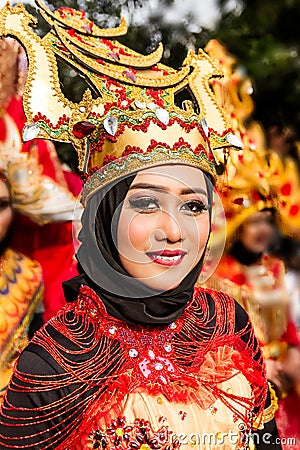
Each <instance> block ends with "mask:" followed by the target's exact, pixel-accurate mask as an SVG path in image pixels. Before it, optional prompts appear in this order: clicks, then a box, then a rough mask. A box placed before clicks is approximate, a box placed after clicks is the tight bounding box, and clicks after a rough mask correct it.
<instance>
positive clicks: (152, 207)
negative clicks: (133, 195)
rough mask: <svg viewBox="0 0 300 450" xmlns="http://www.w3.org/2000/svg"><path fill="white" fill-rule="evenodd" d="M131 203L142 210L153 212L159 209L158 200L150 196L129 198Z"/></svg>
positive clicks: (133, 206)
mask: <svg viewBox="0 0 300 450" xmlns="http://www.w3.org/2000/svg"><path fill="white" fill-rule="evenodd" d="M129 204H130V206H131V207H132V208H134V209H136V210H138V211H142V212H151V211H156V210H158V209H159V204H158V201H157V200H156V199H154V198H150V197H143V198H138V199H129Z"/></svg>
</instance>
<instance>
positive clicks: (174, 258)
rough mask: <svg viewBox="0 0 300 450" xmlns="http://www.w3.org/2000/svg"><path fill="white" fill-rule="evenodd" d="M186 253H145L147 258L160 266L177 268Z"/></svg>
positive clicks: (178, 251) (174, 251)
mask: <svg viewBox="0 0 300 450" xmlns="http://www.w3.org/2000/svg"><path fill="white" fill-rule="evenodd" d="M185 255H186V252H185V251H183V250H167V249H166V250H163V251H156V252H147V256H148V257H149V258H150V259H151V261H153V262H155V263H157V264H160V265H162V266H168V267H171V266H177V265H178V264H180V263H181V261H182V260H183V258H184V256H185Z"/></svg>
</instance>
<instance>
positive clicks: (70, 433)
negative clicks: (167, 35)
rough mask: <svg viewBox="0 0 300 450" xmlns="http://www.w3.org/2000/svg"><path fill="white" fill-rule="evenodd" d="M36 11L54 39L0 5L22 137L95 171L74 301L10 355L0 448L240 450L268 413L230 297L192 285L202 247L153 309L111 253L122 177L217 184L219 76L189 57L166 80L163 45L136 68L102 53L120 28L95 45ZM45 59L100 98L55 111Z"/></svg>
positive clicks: (248, 332)
mask: <svg viewBox="0 0 300 450" xmlns="http://www.w3.org/2000/svg"><path fill="white" fill-rule="evenodd" d="M37 3H38V6H39V8H40V12H41V13H42V15H43V17H44V18H45V19H46V20H47V22H48V23H49V25H50V27H51V31H50V32H49V33H48V34H47V35H46V36H45V37H44V38H43V39H40V38H39V37H37V35H36V34H35V33H34V32H33V31H32V30H31V28H29V26H28V23H29V22H30V21H31V20H32V18H31V17H30V16H29V15H28V13H26V11H25V10H24V8H23V7H22V5H20V4H19V5H17V6H16V8H12V7H10V6H9V5H6V6H5V7H4V8H3V9H2V12H1V20H0V23H1V24H2V29H1V28H0V32H1V31H2V33H3V34H9V35H13V36H16V37H18V39H19V40H20V41H22V42H23V43H24V45H25V46H26V50H27V54H28V57H29V70H28V80H27V83H26V86H25V91H24V110H25V113H26V117H27V124H26V127H25V136H26V134H27V133H30V135H32V133H33V134H35V137H39V138H40V137H41V138H50V139H57V140H61V141H65V142H72V143H73V145H74V146H75V148H76V149H77V151H78V154H79V161H80V167H81V169H83V170H84V171H86V172H88V170H87V169H88V166H89V165H90V166H91V167H90V170H89V172H88V173H87V174H86V181H85V186H84V191H83V196H82V203H83V204H84V206H85V210H84V213H83V217H82V230H81V232H80V241H81V243H82V245H81V246H80V248H79V250H78V252H77V258H78V260H79V263H80V266H81V270H82V273H81V275H80V277H77V282H79V288H78V289H75V292H76V295H75V297H74V298H73V296H71V297H68V295H67V300H68V303H67V305H65V306H64V307H63V309H62V310H61V311H60V312H59V313H58V314H57V316H56V317H54V318H52V319H51V320H50V321H49V322H48V323H47V324H46V325H45V326H44V327H43V328H42V329H41V330H40V331H38V332H37V333H36V334H35V336H34V338H33V340H32V341H31V343H30V344H29V346H28V347H27V348H26V349H25V350H24V352H23V353H22V355H21V356H20V358H19V360H18V364H17V366H16V369H15V372H14V376H13V378H12V380H11V383H10V386H9V389H8V391H7V395H6V397H5V400H4V403H3V405H2V409H1V414H0V443H1V445H2V446H3V448H11V449H12V448H31V449H42V448H44V449H54V448H55V449H61V450H62V449H64V450H66V449H79V450H80V449H88V448H91V449H93V448H94V449H95V448H101V449H111V450H113V449H118V450H121V449H123V450H125V449H127V450H129V449H141V450H146V449H151V448H153V449H158V450H159V449H164V450H170V449H172V448H173V449H175V448H180V447H181V448H184V447H186V446H187V445H188V447H187V448H193V447H194V446H195V445H197V446H198V448H201V449H203V450H204V449H212V448H213V449H218V450H229V449H232V448H235V449H240V450H241V449H244V450H246V449H247V448H248V437H249V433H250V432H251V431H252V430H256V428H257V427H259V426H262V427H263V426H264V422H267V421H268V422H269V423H268V424H267V426H269V427H270V426H272V427H274V423H273V422H274V421H272V420H271V419H272V418H273V414H274V408H273V405H272V404H270V402H269V401H268V400H267V396H268V385H267V382H266V378H265V369H264V364H263V359H262V354H261V351H260V348H259V346H258V344H257V341H256V338H255V336H254V331H253V328H252V326H251V324H250V322H249V319H248V316H247V314H246V313H245V312H244V310H243V309H242V308H241V307H240V306H239V305H238V304H237V303H236V302H235V301H234V300H233V298H232V297H230V296H228V295H226V294H223V293H220V292H215V291H214V290H210V289H204V288H202V287H195V286H194V285H195V282H196V280H197V277H198V275H199V271H200V266H202V263H203V260H204V261H205V260H206V255H207V254H208V253H209V252H210V246H211V242H212V241H213V240H212V241H208V243H207V246H206V248H205V251H206V253H205V255H203V256H202V257H199V261H198V262H197V264H196V266H195V267H193V269H191V270H190V272H189V273H188V274H186V276H185V278H184V280H182V281H181V282H180V283H179V284H178V286H176V287H175V288H174V289H168V290H166V291H163V292H162V293H161V292H160V291H158V293H157V292H156V293H155V294H154V293H153V292H152V291H151V295H150V294H149V292H148V286H146V285H144V284H143V283H140V282H139V280H138V279H136V278H134V277H132V276H129V274H128V273H127V274H126V273H124V267H121V266H122V265H121V264H120V263H119V262H118V254H117V255H116V254H115V252H114V250H113V246H112V245H111V241H110V239H111V240H112V226H111V224H112V217H113V214H114V213H115V209H116V208H117V207H118V206H120V205H121V203H122V201H123V200H124V197H125V195H126V192H127V191H128V189H129V185H130V183H129V184H128V186H127V188H126V189H127V191H126V189H123V188H124V185H126V183H125V182H126V181H127V180H126V176H127V175H130V176H131V178H133V179H134V177H135V175H136V173H137V172H138V171H139V170H143V169H147V168H152V167H154V166H159V165H165V164H167V165H173V167H174V172H175V171H176V166H177V165H178V164H180V165H188V166H192V167H195V168H197V169H199V170H201V171H203V173H205V174H207V175H206V176H207V178H209V179H211V180H216V178H217V170H216V161H215V156H214V153H213V151H214V150H217V149H220V148H222V149H223V148H224V147H226V148H229V147H239V145H240V141H239V140H238V139H236V137H235V136H234V135H233V130H232V129H231V128H230V126H229V124H228V120H227V117H226V114H225V113H224V111H223V109H222V107H221V106H220V105H219V103H218V102H217V100H216V97H215V95H214V93H213V92H212V90H211V86H210V82H211V81H212V80H214V79H216V78H217V77H219V76H221V75H222V73H221V72H220V71H219V68H218V67H217V66H216V65H215V64H214V63H213V61H212V60H211V59H210V58H209V56H208V55H207V54H206V53H205V52H204V51H201V50H199V53H198V54H195V53H193V52H189V54H188V56H187V58H186V60H185V61H184V62H183V65H182V68H181V69H179V70H174V69H172V68H170V67H167V66H164V65H162V64H161V63H160V62H159V61H160V58H161V54H162V48H161V46H159V48H158V49H157V50H156V51H155V52H153V53H152V54H151V55H147V56H143V55H140V54H138V53H136V52H134V51H132V50H131V49H129V48H127V47H125V46H124V45H122V44H120V43H119V42H117V41H116V40H115V39H113V38H115V37H116V36H119V35H121V34H124V33H125V32H126V26H125V24H124V22H123V21H122V22H121V25H120V26H119V27H117V28H116V29H107V30H103V29H100V28H99V27H97V26H96V25H95V24H93V23H91V22H90V21H89V20H88V19H87V17H86V16H85V14H84V13H83V12H82V11H75V10H73V9H71V8H60V9H59V10H58V11H55V12H51V11H50V10H48V9H47V8H46V7H45V6H44V5H43V3H42V2H40V1H39V0H38V1H37ZM56 57H59V58H60V59H62V60H64V61H66V62H67V63H68V64H70V65H71V66H72V67H73V68H75V69H77V70H79V71H80V72H81V73H82V74H84V76H85V77H86V78H87V79H88V82H89V83H90V85H91V86H93V88H94V91H95V92H96V93H98V97H97V98H92V95H91V93H90V92H89V91H86V92H85V94H84V95H83V98H82V100H81V101H80V102H79V103H78V104H76V103H73V102H71V101H70V100H68V99H66V98H65V97H64V95H63V93H62V92H61V90H60V85H59V78H58V70H57V64H56ZM41 89H42V90H43V92H44V97H43V101H40V99H39V97H38V92H41ZM179 93H180V94H182V93H184V94H185V95H186V100H185V101H184V102H183V105H181V104H179V103H180V101H179V100H178V94H179ZM191 97H192V98H193V103H192V102H191V101H190V100H189V99H190V98H191ZM196 106H197V108H196ZM194 108H195V109H194ZM199 111H200V113H199ZM220 153H221V154H222V151H221V152H220ZM199 173H200V172H199ZM124 178H125V180H124ZM122 182H123V183H124V184H122ZM207 191H208V192H207V195H210V194H212V192H211V191H212V189H211V190H209V188H207ZM101 196H103V197H101ZM211 203H213V202H212V201H211ZM210 206H211V205H210ZM110 207H111V208H110ZM100 208H103V209H100ZM98 213H99V215H98V216H97V217H96V215H97V214H98ZM212 225H214V224H212ZM212 228H214V227H213V226H212ZM95 236H97V239H96V238H95ZM100 258H101V259H100ZM202 258H203V259H202ZM198 267H199V271H198ZM106 270H107V272H106ZM194 270H197V272H195V273H194ZM111 273H112V276H110V274H111ZM75 281H76V279H73V280H70V283H75ZM137 282H138V283H139V284H138V287H137ZM106 283H107V285H106ZM116 291H117V292H116ZM118 291H120V294H119V293H118ZM66 292H67V291H66ZM186 293H187V295H186ZM137 294H140V295H137ZM178 305H179V306H178ZM172 308H174V310H173V309H172ZM170 310H171V312H170ZM120 311H121V312H120ZM156 311H158V312H156ZM178 311H179V312H178ZM174 314H176V315H175V319H174V320H170V317H173V316H174ZM133 316H134V320H132V317H133ZM265 406H266V407H267V409H266V410H265V412H264V408H265ZM270 424H271V425H270ZM272 432H274V434H273V435H272V436H273V439H274V442H273V443H275V436H276V429H275V428H273V429H272ZM272 448H273V449H275V448H276V449H279V448H280V446H278V445H277V446H275V445H274V446H273V447H272Z"/></svg>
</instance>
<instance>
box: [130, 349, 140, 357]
mask: <svg viewBox="0 0 300 450" xmlns="http://www.w3.org/2000/svg"><path fill="white" fill-rule="evenodd" d="M128 354H129V356H130V358H136V357H137V355H138V354H139V352H138V351H137V350H136V349H135V348H131V349H130V350H129V352H128Z"/></svg>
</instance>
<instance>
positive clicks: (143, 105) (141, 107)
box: [134, 100, 146, 109]
mask: <svg viewBox="0 0 300 450" xmlns="http://www.w3.org/2000/svg"><path fill="white" fill-rule="evenodd" d="M134 104H135V106H136V107H137V108H138V109H146V104H145V103H143V102H140V101H139V100H135V102H134Z"/></svg>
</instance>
